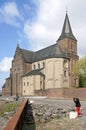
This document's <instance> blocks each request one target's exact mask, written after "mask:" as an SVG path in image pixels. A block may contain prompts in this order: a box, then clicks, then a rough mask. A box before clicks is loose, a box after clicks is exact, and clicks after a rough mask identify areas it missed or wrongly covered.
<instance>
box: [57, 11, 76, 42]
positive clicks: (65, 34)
mask: <svg viewBox="0 0 86 130" xmlns="http://www.w3.org/2000/svg"><path fill="white" fill-rule="evenodd" d="M64 38H70V39H73V40H75V41H77V40H76V38H75V36H74V35H73V33H72V29H71V26H70V21H69V18H68V15H67V13H66V16H65V21H64V25H63V29H62V33H61V35H60V37H59V38H58V40H57V41H59V40H62V39H64Z"/></svg>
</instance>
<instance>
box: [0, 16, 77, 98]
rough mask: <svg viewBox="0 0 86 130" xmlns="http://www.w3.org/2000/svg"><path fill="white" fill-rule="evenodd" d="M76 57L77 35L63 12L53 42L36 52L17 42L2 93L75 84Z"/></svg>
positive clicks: (20, 93) (17, 93)
mask: <svg viewBox="0 0 86 130" xmlns="http://www.w3.org/2000/svg"><path fill="white" fill-rule="evenodd" d="M40 44H41V43H40ZM78 59H79V56H78V55H77V39H76V38H75V36H74V35H73V32H72V28H71V25H70V21H69V17H68V14H67V13H66V15H65V20H64V24H63V28H62V32H61V35H60V36H59V38H58V39H57V40H56V43H55V44H52V45H51V46H48V47H46V48H43V49H41V50H38V51H35V52H34V51H31V50H25V49H22V48H20V46H19V45H17V47H16V50H15V54H14V57H13V60H12V68H11V69H10V76H9V77H8V78H7V79H6V82H5V84H4V85H3V87H2V95H11V96H14V95H19V96H26V95H35V94H36V93H35V92H36V91H44V90H47V89H51V88H52V89H53V88H59V89H60V88H71V87H78V86H79V79H78V77H77V76H76V75H75V74H74V73H73V66H74V65H75V64H76V62H77V60H78Z"/></svg>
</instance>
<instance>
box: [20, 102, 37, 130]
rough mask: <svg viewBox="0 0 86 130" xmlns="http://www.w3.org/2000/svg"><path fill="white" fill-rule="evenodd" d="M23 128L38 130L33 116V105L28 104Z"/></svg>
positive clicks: (24, 129)
mask: <svg viewBox="0 0 86 130" xmlns="http://www.w3.org/2000/svg"><path fill="white" fill-rule="evenodd" d="M22 130H36V125H35V120H34V116H33V110H32V105H31V104H28V105H27V107H26V114H25V119H24V122H23V128H22Z"/></svg>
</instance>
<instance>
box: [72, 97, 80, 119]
mask: <svg viewBox="0 0 86 130" xmlns="http://www.w3.org/2000/svg"><path fill="white" fill-rule="evenodd" d="M73 101H74V103H75V106H76V112H77V114H78V117H80V116H81V115H82V114H81V110H80V107H81V104H80V100H79V98H76V97H74V98H73Z"/></svg>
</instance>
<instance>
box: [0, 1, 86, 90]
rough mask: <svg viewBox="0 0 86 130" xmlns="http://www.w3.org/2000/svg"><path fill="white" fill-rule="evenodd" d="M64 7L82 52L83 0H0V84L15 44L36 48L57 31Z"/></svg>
mask: <svg viewBox="0 0 86 130" xmlns="http://www.w3.org/2000/svg"><path fill="white" fill-rule="evenodd" d="M66 8H67V11H68V16H69V20H70V24H71V27H72V31H73V34H74V36H75V37H76V39H77V40H78V55H79V56H84V55H86V0H72V1H71V0H0V88H1V86H2V84H3V83H4V82H5V78H7V77H8V76H9V74H10V73H9V72H10V67H11V61H12V59H13V56H14V53H15V49H16V46H17V44H19V46H20V47H21V48H23V49H28V50H34V51H35V50H39V49H41V48H44V47H47V46H49V45H52V44H54V43H55V42H56V40H57V39H58V37H59V36H60V34H61V31H62V27H63V23H64V18H65V14H66Z"/></svg>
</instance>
